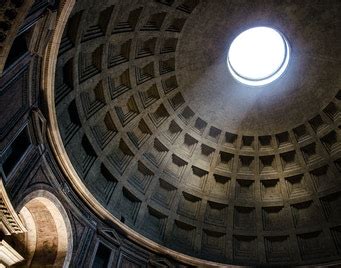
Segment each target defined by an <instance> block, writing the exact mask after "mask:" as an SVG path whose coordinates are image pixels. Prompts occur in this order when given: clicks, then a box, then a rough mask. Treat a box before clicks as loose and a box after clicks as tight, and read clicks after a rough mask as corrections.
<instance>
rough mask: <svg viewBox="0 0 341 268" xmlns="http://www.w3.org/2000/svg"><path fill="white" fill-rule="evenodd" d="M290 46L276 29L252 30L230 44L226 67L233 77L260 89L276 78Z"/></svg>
mask: <svg viewBox="0 0 341 268" xmlns="http://www.w3.org/2000/svg"><path fill="white" fill-rule="evenodd" d="M289 54H290V51H289V44H288V42H287V40H286V39H285V37H284V36H283V35H282V34H281V33H279V32H278V31H277V30H274V29H272V28H268V27H255V28H251V29H248V30H246V31H244V32H242V33H241V34H239V35H238V36H237V37H236V38H235V39H234V40H233V42H232V43H231V46H230V49H229V52H228V57H227V65H228V68H229V70H230V72H231V74H232V76H233V77H234V78H235V79H237V80H238V81H239V82H241V83H243V84H246V85H250V86H263V85H266V84H269V83H271V82H273V81H275V80H276V79H278V78H279V77H280V76H281V75H282V74H283V73H284V71H285V69H286V68H287V66H288V63H289V57H290V55H289Z"/></svg>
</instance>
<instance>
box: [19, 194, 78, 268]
mask: <svg viewBox="0 0 341 268" xmlns="http://www.w3.org/2000/svg"><path fill="white" fill-rule="evenodd" d="M19 210H20V212H19V217H20V218H21V220H22V222H23V223H24V225H25V227H26V229H27V233H25V235H24V236H22V237H21V239H20V240H21V244H22V245H23V248H22V251H23V252H24V253H23V256H24V258H25V262H24V263H21V265H23V266H25V267H27V266H29V267H42V266H48V267H69V264H70V260H71V255H72V246H73V240H72V229H71V224H70V221H69V218H68V215H67V213H66V211H65V209H64V208H63V206H62V205H61V203H60V202H59V200H58V199H57V198H56V197H55V196H54V195H53V194H51V193H50V192H47V191H45V190H38V191H35V192H33V193H31V194H29V195H28V196H26V197H25V198H24V200H23V201H22V202H21V204H20V206H19Z"/></svg>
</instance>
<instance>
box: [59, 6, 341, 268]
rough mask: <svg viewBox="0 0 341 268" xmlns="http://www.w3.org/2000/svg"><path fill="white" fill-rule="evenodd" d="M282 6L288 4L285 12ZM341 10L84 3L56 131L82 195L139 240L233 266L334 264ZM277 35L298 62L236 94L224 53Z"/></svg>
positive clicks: (67, 51)
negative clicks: (250, 38) (258, 31)
mask: <svg viewBox="0 0 341 268" xmlns="http://www.w3.org/2000/svg"><path fill="white" fill-rule="evenodd" d="M279 2H280V3H279ZM340 10H341V2H340V1H317V0H316V1H311V0H310V1H289V0H288V1H270V0H267V1H265V0H257V1H240V0H239V1H237V0H235V1H232V0H231V1H227V0H210V1H209V0H202V1H200V0H159V1H150V0H140V1H137V0H129V1H127V0H124V1H114V0H111V1H98V0H97V1H92V0H88V1H78V2H77V3H76V6H75V7H74V10H73V12H72V14H71V16H70V18H69V21H68V23H67V25H66V29H65V31H64V34H63V37H62V42H61V46H60V52H59V58H58V63H57V70H56V83H55V92H56V94H55V99H56V110H57V118H58V122H59V128H60V132H61V136H62V139H63V141H64V144H65V148H66V150H67V152H68V155H69V157H70V159H71V161H72V163H73V165H74V167H75V169H76V170H77V172H78V175H79V177H80V178H81V180H82V181H83V183H84V184H85V185H86V186H87V187H88V189H89V190H90V192H91V193H92V194H93V196H94V198H96V199H97V200H98V201H99V202H100V203H101V204H102V205H103V206H104V207H105V208H106V209H107V210H108V211H110V213H112V214H113V215H114V216H115V217H117V218H118V219H120V220H121V221H122V222H124V224H126V225H127V226H129V227H131V228H132V229H134V230H136V231H137V232H139V233H140V234H141V235H143V236H145V237H147V238H150V239H151V240H153V241H155V242H157V243H159V244H162V245H164V246H166V247H168V248H171V249H175V250H177V251H179V252H182V253H185V254H188V255H191V256H195V257H199V258H202V259H207V260H212V261H217V262H224V263H237V264H257V263H263V264H264V263H270V264H274V263H280V264H283V263H286V264H290V263H316V262H321V261H322V262H325V261H330V260H332V259H333V254H332V253H331V252H335V251H336V250H337V249H336V247H335V245H334V242H333V241H334V240H335V239H336V238H335V237H340V236H337V235H336V233H339V234H340V232H341V230H340V227H336V226H339V224H340V221H341V183H340V181H341V178H340V172H341V144H340V139H341V137H340V122H341V112H340V111H341V110H340V107H341V103H340V100H341V92H340V91H339V90H340V89H341V75H340V70H341V35H340V32H341V22H340V20H341V15H340ZM259 25H263V26H270V27H274V28H276V29H278V30H280V31H281V32H282V33H283V34H284V35H285V36H286V37H287V39H288V41H289V43H290V46H291V49H292V58H291V61H290V64H289V68H288V70H287V72H286V73H285V74H284V75H283V77H281V78H280V79H279V80H277V81H275V82H274V83H272V84H270V85H268V86H264V87H260V88H252V87H247V86H243V85H241V84H239V83H237V82H236V81H235V80H234V79H233V78H232V76H231V75H230V74H229V72H228V70H227V67H226V54H227V49H228V46H229V44H230V42H231V41H232V39H233V38H234V37H235V36H236V35H237V34H238V33H240V32H241V31H242V30H244V29H247V28H250V27H253V26H259Z"/></svg>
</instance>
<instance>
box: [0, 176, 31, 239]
mask: <svg viewBox="0 0 341 268" xmlns="http://www.w3.org/2000/svg"><path fill="white" fill-rule="evenodd" d="M0 230H1V231H2V233H3V234H4V235H12V234H20V233H24V232H27V231H26V228H25V226H24V224H23V223H22V222H21V220H20V218H19V216H18V214H17V213H16V212H15V210H14V208H13V206H12V204H11V201H10V199H9V198H8V195H7V193H6V189H5V186H4V184H3V182H2V178H1V177H0Z"/></svg>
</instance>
